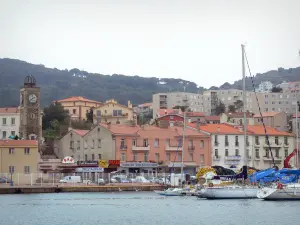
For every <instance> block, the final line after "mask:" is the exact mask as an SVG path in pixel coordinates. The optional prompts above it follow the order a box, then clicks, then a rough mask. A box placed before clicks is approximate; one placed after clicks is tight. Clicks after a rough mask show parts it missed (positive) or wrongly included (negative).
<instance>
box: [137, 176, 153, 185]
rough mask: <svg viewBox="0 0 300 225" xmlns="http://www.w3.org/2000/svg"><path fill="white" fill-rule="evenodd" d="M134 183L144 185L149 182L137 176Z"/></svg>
mask: <svg viewBox="0 0 300 225" xmlns="http://www.w3.org/2000/svg"><path fill="white" fill-rule="evenodd" d="M135 181H136V183H144V184H146V183H148V184H149V183H150V181H149V180H147V179H146V178H145V177H143V176H137V177H136V178H135Z"/></svg>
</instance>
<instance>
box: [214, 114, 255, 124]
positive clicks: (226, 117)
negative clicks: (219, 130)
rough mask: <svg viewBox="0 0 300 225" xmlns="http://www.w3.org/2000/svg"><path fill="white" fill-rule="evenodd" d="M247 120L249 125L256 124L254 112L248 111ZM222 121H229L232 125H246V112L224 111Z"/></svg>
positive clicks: (221, 116)
mask: <svg viewBox="0 0 300 225" xmlns="http://www.w3.org/2000/svg"><path fill="white" fill-rule="evenodd" d="M246 120H247V124H248V125H254V118H253V114H252V113H246ZM220 123H229V124H232V125H238V126H242V125H244V113H241V112H236V113H222V114H221V115H220Z"/></svg>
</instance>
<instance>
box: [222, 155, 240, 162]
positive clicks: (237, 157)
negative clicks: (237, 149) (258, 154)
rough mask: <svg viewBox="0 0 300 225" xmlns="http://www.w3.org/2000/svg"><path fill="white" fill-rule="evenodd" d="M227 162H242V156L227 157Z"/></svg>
mask: <svg viewBox="0 0 300 225" xmlns="http://www.w3.org/2000/svg"><path fill="white" fill-rule="evenodd" d="M225 160H233V161H239V160H241V156H240V155H237V156H236V155H233V156H225Z"/></svg>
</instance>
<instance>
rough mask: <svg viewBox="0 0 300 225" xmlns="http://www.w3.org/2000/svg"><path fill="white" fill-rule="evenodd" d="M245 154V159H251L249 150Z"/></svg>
mask: <svg viewBox="0 0 300 225" xmlns="http://www.w3.org/2000/svg"><path fill="white" fill-rule="evenodd" d="M246 154H247V158H248V159H251V157H250V150H249V149H247V150H246Z"/></svg>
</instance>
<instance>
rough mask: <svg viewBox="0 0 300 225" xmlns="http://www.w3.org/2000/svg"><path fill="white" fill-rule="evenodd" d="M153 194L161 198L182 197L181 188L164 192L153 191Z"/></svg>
mask: <svg viewBox="0 0 300 225" xmlns="http://www.w3.org/2000/svg"><path fill="white" fill-rule="evenodd" d="M154 192H155V193H157V194H159V195H163V196H182V195H184V194H183V190H182V189H181V188H168V189H167V190H164V191H154Z"/></svg>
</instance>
